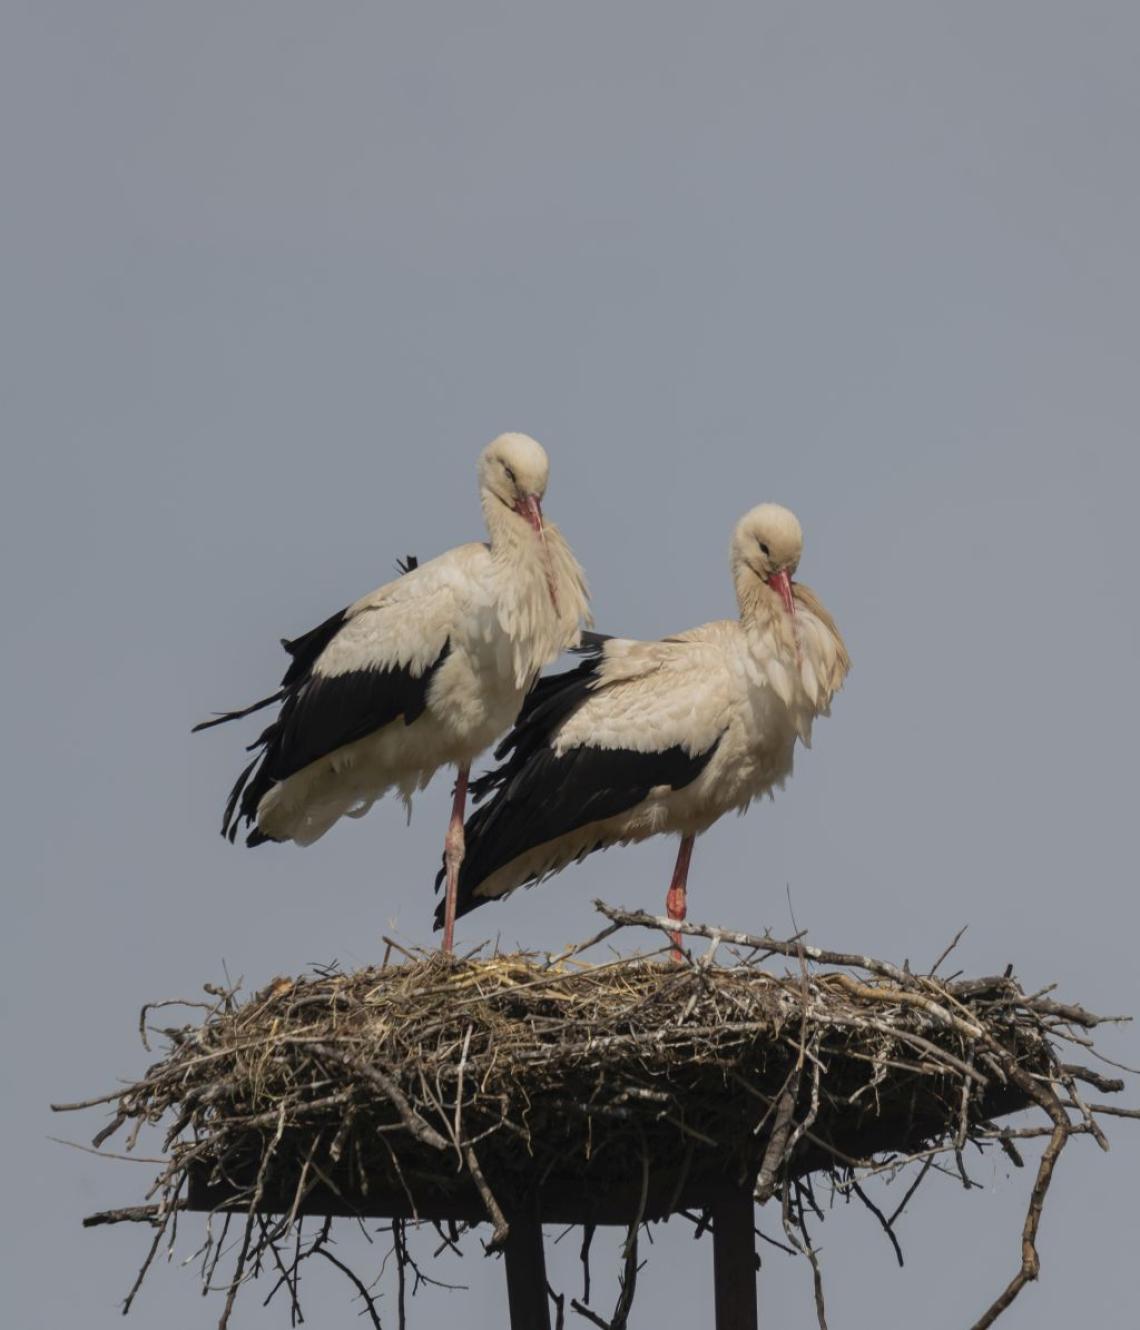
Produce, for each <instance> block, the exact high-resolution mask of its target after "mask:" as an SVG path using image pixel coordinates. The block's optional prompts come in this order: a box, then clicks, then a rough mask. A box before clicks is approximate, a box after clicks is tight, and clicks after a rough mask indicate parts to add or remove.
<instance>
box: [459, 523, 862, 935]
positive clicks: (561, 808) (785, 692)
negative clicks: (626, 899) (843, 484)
mask: <svg viewBox="0 0 1140 1330" xmlns="http://www.w3.org/2000/svg"><path fill="white" fill-rule="evenodd" d="M802 548H803V536H802V533H801V531H800V524H799V522H798V521H797V520H796V518H795V515H794V514H792V513H790V512H789V511H788V510H787V509H786V508H782V507H780V506H778V505H777V504H771V503H765V504H761V505H760V506H759V507H757V508H753V509H752V511H751V512H749V513H746V514H745V516H744V517H742V518H741V519H740V521H739V522H738V523H737V525H736V529H735V530H734V532H733V536H732V548H731V566H732V577H733V581H734V583H735V586H736V598H737V602H738V603H739V606H740V617H739V619H738V620H718V621H717V622H714V623H708V624H704V625H703V626H702V627H700V628H691V629H689V630H688V631H687V632H684V633H679V634H678V635H677V636H676V637H667V638H664V639H663V640H661V641H658V642H634V641H630V640H628V639H623V638H610V639H606V640H604V643H603V645H601V647H600V648H598V649H596V654H594V655H593V657H592V658H591V659H589V660H586V661H585V662H584V663H583V664H581V665H579V666H578V667H577V668H576V669H573V670H569V671H567V672H566V673H563V674H558V675H553V676H551V677H550V678H547V679H542V680H540V681H539V682H538V684H537V685H536V686H535V688H534V691H533V692H532V693H531V694H530V696H529V697H528V698H527V700H526V703H525V704H524V706H523V709H522V713H521V715H520V716H519V719H518V721H517V722H516V724H515V727H514V729H513V730H512V731H511V733H510V734H509V735H508V736H507V738H506V739H504V740H503V742H502V743H501V744H500V745H499V747H498V749H497V750H496V753H495V756H496V758H497V759H499V761H500V762H501V765H500V766H499V767H497V768H496V769H495V770H493V771H491V772H489V773H488V774H487V775H486V776H483V777H481V778H480V779H479V780H477V781H476V782H475V783H474V785H473V787H472V788H473V792H474V794H475V797H476V799H477V800H478V799H482V798H484V797H485V796H490V797H489V798H488V801H487V802H486V803H484V804H482V805H481V807H479V808H478V809H477V810H476V811H475V812H474V813H473V814H472V815H471V818H470V819H469V821H468V823H467V828H466V845H467V854H466V858H465V859H464V861H463V865H462V867H461V869H460V873H459V895H458V903H457V908H458V913H459V914H464V913H466V912H467V911H468V910H472V909H474V908H475V907H476V906H478V905H482V904H484V903H486V902H487V901H491V900H497V899H499V898H501V897H503V896H505V895H506V894H507V893H508V892H510V891H513V890H514V888H515V887H518V886H521V885H524V884H525V885H529V884H531V883H534V882H537V881H540V880H541V879H542V878H544V877H546V876H547V875H548V874H550V873H556V872H557V871H558V870H559V869H561V868H563V867H565V866H566V865H567V864H568V863H570V862H572V861H574V860H579V859H582V858H584V857H585V856H586V855H587V854H590V853H592V852H593V851H594V850H601V849H605V848H606V847H608V846H610V845H619V844H627V843H629V842H631V841H640V840H644V839H645V838H646V837H647V836H652V835H655V834H657V833H661V832H673V833H676V834H678V835H680V837H681V844H680V849H679V852H678V854H677V863H676V867H675V869H674V871H673V879H672V882H671V883H670V886H669V893H668V896H667V901H666V908H667V909H668V912H669V917H670V918H671V919H677V920H680V919H683V918H684V917H685V887H686V880H687V877H688V870H689V859H690V856H691V855H692V850H693V838H694V837H695V836H696V835H698V834H699V833H700V832H702V831H704V830H706V828H708V827H710V826H711V825H712V824H713V823H714V822H715V821H716V820H717V818H719V817H721V816H723V814H725V813H727V812H729V811H730V810H732V809H737V810H739V811H741V812H743V810H744V809H745V808H747V807H748V805H749V803H751V801H752V800H753V799H755V798H756V797H757V796H758V795H762V794H768V793H770V792H771V791H772V790H774V789H776V788H778V787H779V786H781V785H782V784H783V783H784V781H785V780H786V779H787V777H788V776H789V775H790V774H791V770H792V757H793V750H794V748H795V744H796V740H797V739H799V740H800V741H801V742H802V743H803V744H805V746H806V745H808V744H809V743H810V740H811V727H812V721H813V720H814V718H815V717H816V716H817V715H820V714H826V712H827V710H828V707H829V703H830V701H831V698H832V695H833V694H834V693H835V692H836V691H837V690H838V689H839V687H840V686H841V685H842V683H843V680H844V677H845V676H846V674H847V670H848V667H849V664H850V662H849V658H848V655H847V649H846V647H845V646H844V644H843V639H842V637H841V636H840V635H839V629H838V628H837V627H836V625H835V622H834V620H833V619H832V617H831V615H830V614H828V612H827V611H826V610H825V609H824V608H823V606H822V605H821V604H820V602H819V600H818V598H817V597H816V595H815V593H814V592H813V591H811V590H810V589H809V588H808V587H806V586H804V585H803V583H801V582H793V581H792V576H793V574H794V573H795V571H796V567H797V565H798V564H799V561H800V553H801V551H802ZM441 876H442V874H441ZM437 886H438V879H437ZM442 913H443V911H442V909H441V911H440V912H438V913H437V918H436V926H437V927H438V926H439V922H440V918H441V917H442ZM674 941H675V943H676V944H677V945H678V946H679V936H678V935H674Z"/></svg>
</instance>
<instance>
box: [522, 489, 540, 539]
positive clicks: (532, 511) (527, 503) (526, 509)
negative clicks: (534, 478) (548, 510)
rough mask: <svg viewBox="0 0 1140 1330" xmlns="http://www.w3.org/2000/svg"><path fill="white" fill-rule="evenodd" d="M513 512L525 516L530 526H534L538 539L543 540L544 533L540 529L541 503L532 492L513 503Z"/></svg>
mask: <svg viewBox="0 0 1140 1330" xmlns="http://www.w3.org/2000/svg"><path fill="white" fill-rule="evenodd" d="M515 512H516V513H518V515H519V516H520V517H525V518H526V520H527V521H528V522H529V523H530V524H531V526H532V527H534V534H535V535H536V536H538V537H539V539H543V540H544V534H545V533H544V532H543V529H542V505H541V504H540V503H539V501H538V499H537V498H536V497H535V496H534V495H533V494H527V495H524V496H523V497H522V498H521V499H519V501H518V503H516V504H515ZM544 543H545V541H544Z"/></svg>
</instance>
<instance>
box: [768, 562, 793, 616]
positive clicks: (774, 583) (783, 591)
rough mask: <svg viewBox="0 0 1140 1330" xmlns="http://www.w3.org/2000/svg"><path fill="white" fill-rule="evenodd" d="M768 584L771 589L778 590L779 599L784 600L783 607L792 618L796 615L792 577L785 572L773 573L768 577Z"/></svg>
mask: <svg viewBox="0 0 1140 1330" xmlns="http://www.w3.org/2000/svg"><path fill="white" fill-rule="evenodd" d="M768 585H769V586H770V587H771V588H772V590H773V591H776V592H779V596H780V599H781V600H782V601H783V602H784V609H786V610H787V611H788V613H789V614H790V615H791V616H792V618H793V619H794V618H795V617H796V598H795V597H794V596H793V595H792V579H791V578H790V577H789V576H788V574H787V573H786V572H779V573H773V574H772V576H771V577H770V578H769V579H768Z"/></svg>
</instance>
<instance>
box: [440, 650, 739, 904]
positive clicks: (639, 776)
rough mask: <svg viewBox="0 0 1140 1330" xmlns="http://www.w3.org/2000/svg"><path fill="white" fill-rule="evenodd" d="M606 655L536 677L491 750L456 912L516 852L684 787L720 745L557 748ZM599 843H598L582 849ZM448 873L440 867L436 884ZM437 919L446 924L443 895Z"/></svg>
mask: <svg viewBox="0 0 1140 1330" xmlns="http://www.w3.org/2000/svg"><path fill="white" fill-rule="evenodd" d="M600 665H601V655H600V652H599V654H598V655H596V656H594V657H593V658H592V659H589V660H586V661H583V663H582V664H581V665H579V666H577V667H576V668H575V669H572V670H567V671H566V672H565V673H562V674H555V675H551V676H549V677H548V678H545V679H540V680H539V681H538V683H537V684H536V685H535V686H534V688H533V689H532V690H531V692H530V694H529V696H528V697H527V700H526V702H525V704H524V706H523V709H522V711H521V713H520V715H519V718H518V720H517V721H516V722H515V726H514V728H513V729H512V730H511V732H510V733H509V734H508V735H507V737H506V738H505V739H504V740H503V741H502V743H500V744H499V746H498V748H497V749H496V750H495V757H496V759H498V760H499V762H500V765H499V766H498V767H496V768H495V769H493V770H492V771H489V772H488V773H487V774H486V775H484V776H481V777H480V778H479V779H478V780H476V781H475V782H473V783H472V786H471V790H472V794H473V796H474V798H475V799H476V801H477V802H479V801H485V802H482V803H481V806H480V807H479V808H477V809H476V810H475V812H474V813H472V815H471V817H470V818H469V819H468V820H467V825H466V827H465V833H464V834H465V841H466V849H465V852H464V857H463V863H462V865H461V867H460V870H459V889H458V894H457V901H456V914H457V915H460V914H466V913H467V912H468V911H469V910H473V909H475V908H476V907H477V906H479V905H484V904H486V903H487V901H488V900H492V899H495V898H494V897H485V896H477V895H476V894H475V891H476V888H477V887H478V886H479V885H480V883H482V882H484V881H485V880H486V879H487V878H488V877H490V876H491V874H492V873H495V872H497V871H498V870H499V869H500V868H504V867H506V865H507V864H509V863H511V862H512V861H513V860H515V859H517V858H518V857H519V856H520V855H522V854H526V853H527V852H528V851H529V850H534V849H537V848H538V847H539V846H540V845H544V844H546V843H547V842H549V841H553V840H557V839H558V837H560V836H564V835H566V834H567V833H568V832H571V831H576V830H577V829H578V828H580V827H585V826H589V825H590V823H593V822H602V821H604V820H605V819H606V818H610V817H615V816H617V815H618V814H619V813H624V812H625V811H627V810H628V809H630V808H633V807H634V806H635V805H636V804H639V803H640V802H641V801H642V800H643V799H644V798H645V797H646V796H647V795H648V793H649V791H650V790H652V789H653V788H654V787H655V786H658V785H669V786H671V787H672V788H673V789H675V790H676V789H681V788H683V787H684V786H686V785H688V784H689V783H690V782H691V781H693V780H695V779H696V778H697V776H699V775H700V773H701V772H702V771H703V770H704V768H705V766H706V765H707V764H708V762H709V759H710V758H711V757H712V755H713V753H714V752H715V751H716V747H717V743H719V742H720V741H719V738H718V739H717V740H715V741H714V742H713V743H712V744H710V746H709V747H708V748H706V749H705V751H704V752H702V753H689V752H687V751H686V750H685V749H684V748H683V747H681V746H680V745H679V744H678V745H675V746H673V747H671V748H666V749H662V750H659V751H656V752H649V753H642V752H635V751H633V750H630V749H620V748H592V747H589V746H586V745H583V746H581V747H578V748H571V749H568V750H567V751H566V752H564V753H561V754H558V753H556V752H555V751H554V748H553V747H552V741H553V739H554V736H555V735H556V733H557V731H558V729H559V727H560V726H561V725H562V724H563V722H564V721H566V720H567V719H568V718H569V717H570V716H571V715H573V713H574V712H575V711H576V710H577V709H578V708H579V707H580V706H581V705H582V704H583V703H584V702H585V701H586V699H587V697H588V696H589V694H590V689H591V686H592V685H593V684H594V683H595V681H596V679H597V676H598V670H599V667H600ZM600 848H601V846H600V844H599V845H593V846H591V847H589V849H587V850H585V851H584V852H583V853H584V854H589V853H591V851H593V850H596V849H600ZM443 877H444V874H443V872H442V871H441V872H440V873H439V874H438V875H437V877H436V887H437V889H438V887H439V885H440V883H441V882H442V881H443ZM532 880H533V879H532ZM435 924H436V927H437V928H440V927H441V926H442V924H443V904H442V903H441V904H440V905H439V907H438V908H437V910H436V918H435Z"/></svg>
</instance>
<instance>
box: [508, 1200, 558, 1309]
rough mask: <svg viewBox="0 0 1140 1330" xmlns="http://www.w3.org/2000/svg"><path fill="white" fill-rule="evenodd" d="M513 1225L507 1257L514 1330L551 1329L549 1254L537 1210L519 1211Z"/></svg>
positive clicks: (514, 1216)
mask: <svg viewBox="0 0 1140 1330" xmlns="http://www.w3.org/2000/svg"><path fill="white" fill-rule="evenodd" d="M510 1226H511V1231H510V1233H509V1234H508V1235H507V1242H506V1246H505V1248H504V1255H505V1258H506V1262H507V1299H508V1302H509V1304H510V1309H511V1330H550V1303H549V1302H548V1300H547V1293H546V1255H545V1253H544V1251H543V1248H542V1223H541V1222H540V1220H539V1218H538V1213H537V1210H536V1209H533V1208H528V1209H526V1210H521V1211H516V1212H515V1213H514V1214H512V1215H511V1216H510Z"/></svg>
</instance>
